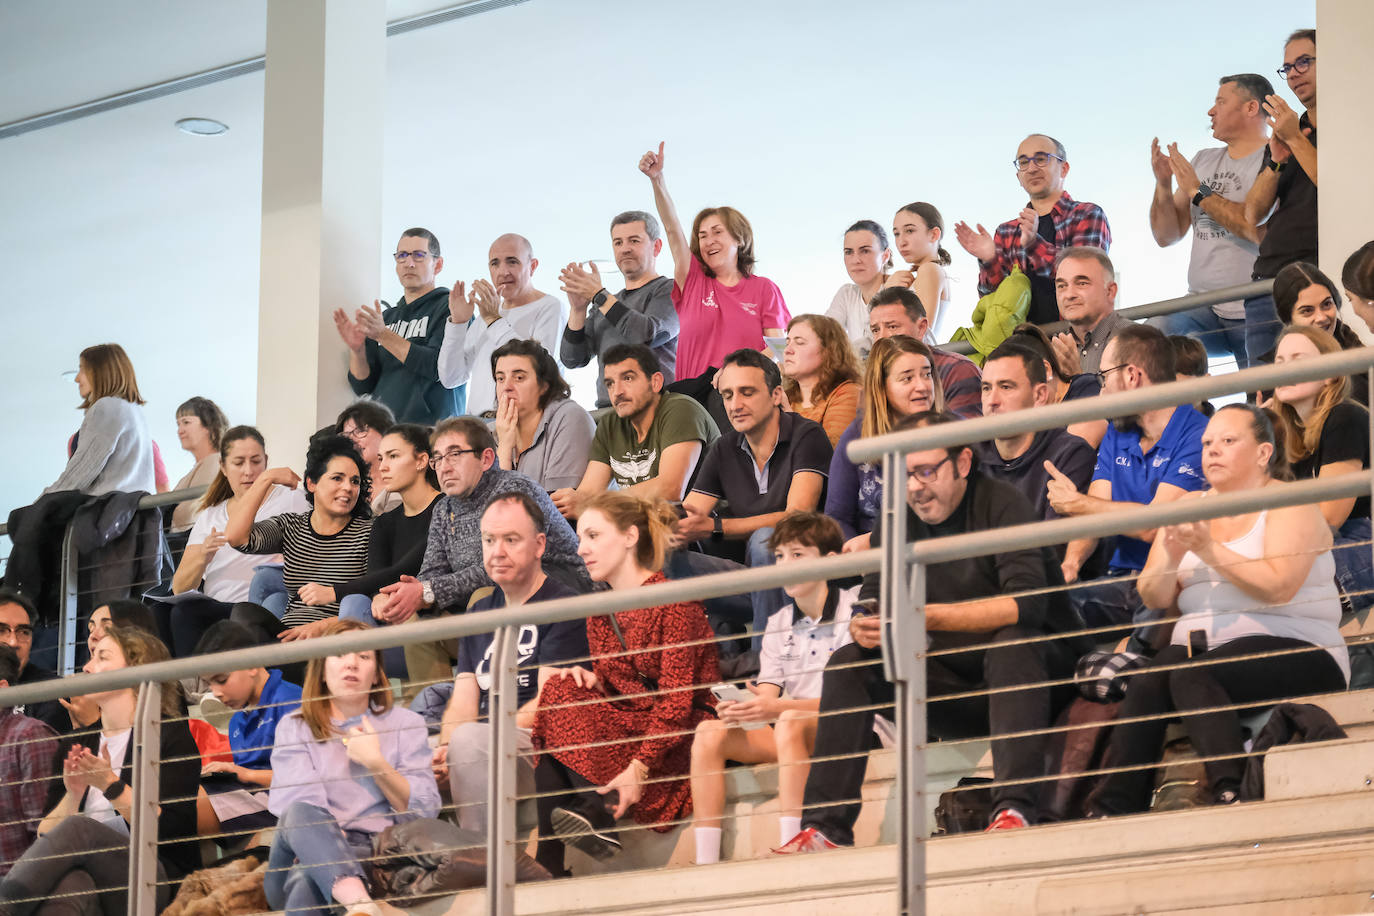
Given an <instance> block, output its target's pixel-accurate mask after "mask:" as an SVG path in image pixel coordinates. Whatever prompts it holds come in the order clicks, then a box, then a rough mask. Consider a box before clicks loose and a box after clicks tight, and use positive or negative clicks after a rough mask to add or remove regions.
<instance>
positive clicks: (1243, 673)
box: [1094, 636, 1345, 814]
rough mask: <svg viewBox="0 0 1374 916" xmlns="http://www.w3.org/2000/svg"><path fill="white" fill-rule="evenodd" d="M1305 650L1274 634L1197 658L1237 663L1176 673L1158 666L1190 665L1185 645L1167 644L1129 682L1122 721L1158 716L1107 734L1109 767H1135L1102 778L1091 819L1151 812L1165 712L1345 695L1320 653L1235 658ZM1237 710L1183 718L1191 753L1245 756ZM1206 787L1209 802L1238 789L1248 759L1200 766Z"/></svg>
mask: <svg viewBox="0 0 1374 916" xmlns="http://www.w3.org/2000/svg"><path fill="white" fill-rule="evenodd" d="M1306 645H1309V644H1308V643H1305V642H1302V641H1301V640H1297V639H1284V638H1281V637H1277V636H1242V637H1241V638H1239V639H1233V640H1231V641H1230V642H1228V643H1226V644H1225V645H1221V646H1218V647H1217V648H1215V649H1211V650H1209V651H1207V652H1204V653H1202V654H1201V655H1198V656H1195V658H1196V659H1197V660H1199V661H1202V660H1214V659H1235V660H1234V661H1227V662H1225V663H1222V664H1211V665H1196V666H1190V667H1187V668H1177V669H1175V670H1173V671H1156V670H1153V669H1154V668H1156V667H1159V666H1164V665H1177V664H1179V663H1180V662H1184V661H1187V659H1188V649H1187V648H1186V647H1184V646H1165V647H1164V648H1163V649H1161V650H1160V651H1159V654H1158V655H1156V656H1155V657H1154V660H1153V661H1152V662H1151V663H1150V666H1149V667H1145V668H1141V669H1139V670H1138V671H1136V672H1135V673H1134V674H1132V675H1131V676H1130V679H1129V680H1128V681H1127V682H1126V700H1125V702H1124V703H1122V705H1121V712H1120V713H1119V717H1120V718H1122V719H1129V718H1131V717H1134V716H1157V717H1158V718H1154V719H1151V720H1150V721H1147V722H1127V723H1125V724H1122V725H1117V726H1115V727H1114V728H1113V729H1112V739H1111V747H1110V750H1109V751H1108V755H1109V759H1110V760H1111V763H1112V765H1113V766H1123V767H1124V766H1139V767H1141V768H1140V769H1136V770H1130V771H1126V772H1121V773H1113V774H1111V775H1109V776H1107V777H1106V778H1105V779H1104V781H1103V783H1102V788H1101V789H1100V790H1099V793H1098V796H1097V799H1096V802H1095V805H1094V807H1095V810H1096V813H1100V814H1131V813H1134V812H1137V811H1144V810H1146V809H1147V808H1149V806H1150V793H1151V791H1152V789H1153V787H1154V770H1153V769H1152V768H1151V767H1150V766H1148V764H1153V763H1156V762H1157V761H1158V760H1159V755H1160V750H1161V748H1162V747H1163V745H1164V731H1165V729H1166V728H1167V727H1168V724H1169V722H1168V717H1167V713H1170V712H1173V711H1175V710H1177V711H1179V712H1187V711H1189V710H1193V709H1212V708H1215V707H1218V706H1230V705H1233V704H1236V703H1256V704H1261V705H1262V704H1264V703H1268V702H1272V701H1275V700H1279V699H1282V698H1285V697H1290V696H1294V695H1297V694H1304V693H1325V692H1328V691H1334V690H1343V689H1345V675H1344V674H1342V673H1341V669H1340V668H1339V667H1338V666H1337V665H1336V661H1335V659H1333V658H1332V657H1331V655H1330V653H1328V652H1327V651H1326V650H1325V649H1319V648H1316V647H1313V648H1312V650H1311V651H1310V652H1302V653H1295V654H1290V655H1277V656H1272V657H1268V658H1252V659H1247V658H1236V657H1237V656H1243V655H1250V654H1254V653H1259V652H1273V651H1275V650H1283V649H1298V648H1302V647H1303V646H1306ZM1240 716H1241V710H1226V711H1222V712H1209V713H1205V714H1202V715H1195V716H1185V717H1184V719H1183V722H1184V725H1185V726H1186V728H1187V729H1188V737H1189V738H1190V739H1191V740H1192V743H1193V749H1194V750H1196V751H1197V752H1198V754H1199V755H1200V756H1203V757H1211V756H1214V755H1218V754H1239V753H1242V752H1243V751H1244V750H1245V743H1244V742H1245V738H1244V735H1243V734H1242V732H1241V725H1240ZM1205 766H1206V768H1207V782H1208V783H1209V784H1210V786H1211V788H1212V793H1213V795H1214V796H1216V795H1218V794H1220V793H1221V792H1224V791H1226V790H1228V789H1229V790H1236V789H1238V788H1239V787H1240V781H1241V778H1242V777H1243V776H1244V775H1245V758H1244V757H1235V758H1232V759H1230V760H1216V761H1212V762H1210V763H1207V764H1205Z"/></svg>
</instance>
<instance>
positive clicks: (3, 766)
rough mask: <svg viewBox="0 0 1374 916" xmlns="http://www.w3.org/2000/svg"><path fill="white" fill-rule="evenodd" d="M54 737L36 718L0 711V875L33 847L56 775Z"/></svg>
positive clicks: (55, 745) (50, 730) (55, 741)
mask: <svg viewBox="0 0 1374 916" xmlns="http://www.w3.org/2000/svg"><path fill="white" fill-rule="evenodd" d="M56 755H57V735H56V734H54V733H53V730H52V729H51V728H49V727H48V726H46V725H44V724H43V723H42V722H40V721H38V720H37V719H30V718H29V717H28V716H23V715H19V714H18V713H16V712H14V711H13V710H12V709H0V875H4V874H6V873H8V872H9V870H10V867H11V866H13V865H14V862H15V860H16V859H18V858H19V857H20V856H22V855H23V854H24V852H25V851H26V850H27V849H28V848H29V846H31V845H32V844H33V841H34V839H35V837H36V836H37V833H38V822H39V821H40V820H42V819H43V809H44V806H45V804H46V803H47V800H48V789H49V788H50V783H51V781H52V780H51V778H50V777H52V776H53V775H54V774H55V772H56Z"/></svg>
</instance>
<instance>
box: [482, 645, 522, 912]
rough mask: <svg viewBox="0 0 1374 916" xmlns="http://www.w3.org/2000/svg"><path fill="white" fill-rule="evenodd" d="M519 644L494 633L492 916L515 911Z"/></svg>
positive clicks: (489, 811)
mask: <svg viewBox="0 0 1374 916" xmlns="http://www.w3.org/2000/svg"><path fill="white" fill-rule="evenodd" d="M519 641H520V628H519V627H501V628H500V629H499V630H497V631H496V632H495V634H493V640H492V647H491V688H490V689H489V690H488V691H487V714H488V720H489V721H490V723H491V754H490V757H489V759H488V760H487V912H488V913H489V914H491V916H511V914H513V913H514V912H515V793H516V788H515V768H516V764H517V761H516V759H515V754H516V749H515V728H516V726H515V713H516V710H518V709H519V708H520V697H519V691H518V689H517V687H516V683H515V662H516V651H515V650H516V647H517V645H518V644H519ZM531 676H533V674H531Z"/></svg>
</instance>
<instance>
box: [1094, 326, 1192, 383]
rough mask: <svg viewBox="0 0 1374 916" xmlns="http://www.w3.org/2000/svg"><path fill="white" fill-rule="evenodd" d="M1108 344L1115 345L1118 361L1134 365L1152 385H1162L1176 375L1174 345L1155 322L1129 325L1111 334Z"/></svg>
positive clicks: (1172, 379) (1122, 363) (1121, 363)
mask: <svg viewBox="0 0 1374 916" xmlns="http://www.w3.org/2000/svg"><path fill="white" fill-rule="evenodd" d="M1107 346H1109V347H1113V348H1114V350H1113V352H1115V353H1116V361H1117V363H1118V364H1120V365H1123V366H1125V365H1131V366H1135V367H1136V368H1137V369H1139V370H1140V371H1141V372H1143V373H1145V377H1146V378H1147V379H1149V380H1150V382H1151V383H1152V384H1155V385H1162V384H1164V383H1165V382H1172V381H1174V379H1176V378H1177V377H1178V369H1177V367H1176V363H1175V361H1174V345H1173V344H1171V343H1169V338H1167V337H1165V336H1164V332H1163V331H1161V330H1159V328H1156V327H1155V326H1154V325H1149V324H1128V325H1126V326H1125V327H1123V328H1121V329H1120V330H1119V331H1117V332H1116V333H1115V334H1113V335H1112V337H1111V339H1110V340H1109V341H1107ZM1104 352H1105V350H1104Z"/></svg>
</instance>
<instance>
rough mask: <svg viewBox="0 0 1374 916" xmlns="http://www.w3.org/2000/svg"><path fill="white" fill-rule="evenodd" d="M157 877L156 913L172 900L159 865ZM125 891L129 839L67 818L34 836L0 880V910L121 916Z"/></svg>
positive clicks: (42, 915)
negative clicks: (42, 833)
mask: <svg viewBox="0 0 1374 916" xmlns="http://www.w3.org/2000/svg"><path fill="white" fill-rule="evenodd" d="M157 877H158V881H159V882H160V883H159V885H158V889H157V909H158V911H159V912H160V911H161V910H162V909H163V908H164V907H166V906H167V904H168V903H170V902H171V897H172V887H171V886H170V885H168V884H166V883H162V882H165V881H166V880H167V871H166V869H165V868H163V867H162V863H160V862H159V863H158V866H157ZM128 887H129V837H128V836H127V835H126V834H123V833H120V832H118V831H116V830H114V829H113V828H111V827H108V826H106V825H105V824H102V823H100V822H98V821H95V820H93V819H91V818H89V817H86V816H85V815H81V814H73V815H71V816H70V817H68V818H66V819H65V820H63V821H62V822H61V823H60V824H58V825H57V826H56V827H54V828H53V829H52V830H49V831H48V832H47V833H46V834H44V835H43V836H41V837H39V838H38V839H37V840H36V841H35V842H34V844H33V845H32V846H30V847H29V850H28V852H26V853H24V855H23V856H21V857H20V859H19V861H18V862H15V863H14V867H13V868H12V869H10V873H9V874H8V875H6V876H5V877H4V879H3V880H0V912H4V913H6V914H9V916H33V914H36V916H124V914H125V913H127V912H128V910H129V892H128ZM66 895H72V896H66ZM44 898H47V899H44ZM16 901H22V902H16Z"/></svg>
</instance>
